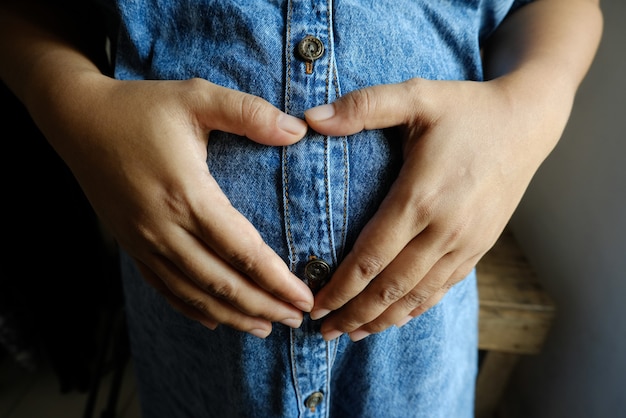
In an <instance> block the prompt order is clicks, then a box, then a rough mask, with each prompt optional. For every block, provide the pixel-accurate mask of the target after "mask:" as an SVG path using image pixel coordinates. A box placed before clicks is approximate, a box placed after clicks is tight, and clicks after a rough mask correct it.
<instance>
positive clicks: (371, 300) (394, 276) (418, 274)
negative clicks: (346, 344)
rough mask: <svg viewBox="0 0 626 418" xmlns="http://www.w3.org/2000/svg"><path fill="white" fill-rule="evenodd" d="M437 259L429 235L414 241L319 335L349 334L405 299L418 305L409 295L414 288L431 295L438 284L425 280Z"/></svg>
mask: <svg viewBox="0 0 626 418" xmlns="http://www.w3.org/2000/svg"><path fill="white" fill-rule="evenodd" d="M439 259H440V256H439V255H438V252H435V251H433V239H432V238H431V237H430V234H424V235H422V236H419V237H417V238H415V239H414V240H413V241H412V242H411V243H410V244H409V245H407V246H406V248H405V249H404V250H403V251H402V252H401V253H400V254H398V256H397V257H395V259H394V260H393V263H391V264H390V265H389V266H388V267H387V268H386V269H385V270H384V271H383V272H382V273H381V274H379V275H378V277H376V278H375V279H374V280H372V281H371V283H370V284H369V286H368V287H367V288H365V289H364V290H363V291H362V292H360V293H359V294H358V295H357V296H355V297H354V298H352V299H351V300H350V301H349V302H348V303H346V304H345V305H344V306H343V307H342V308H341V309H339V310H337V311H336V312H334V313H333V314H332V315H329V317H328V318H326V319H325V320H324V323H323V324H322V328H321V332H322V334H323V335H324V336H326V335H330V336H333V335H335V334H336V333H337V331H339V332H341V333H346V332H347V333H350V332H353V331H355V330H356V329H359V328H361V327H362V326H363V325H365V324H369V323H370V322H372V321H374V320H375V319H376V318H378V317H379V316H380V315H381V314H383V312H385V311H386V310H387V309H388V308H389V307H390V306H392V305H393V304H395V303H398V302H399V301H401V300H403V298H405V297H408V298H409V299H410V300H411V303H413V304H417V303H419V302H420V300H417V299H413V298H412V296H415V297H416V298H417V296H418V295H417V294H411V292H412V291H413V290H414V289H415V288H416V286H418V284H420V285H421V287H422V292H424V293H426V292H430V293H432V292H434V291H436V290H437V289H438V288H439V287H440V284H437V283H433V282H430V281H428V280H426V279H427V274H428V273H429V272H430V271H431V270H432V268H433V265H435V264H436V263H437V262H438V260H439ZM446 278H447V277H446ZM424 280H426V281H425V282H424ZM444 281H445V279H444ZM421 301H423V299H422V300H421ZM408 312H410V309H407V310H406V311H405V315H406V314H408ZM376 331H378V330H376Z"/></svg>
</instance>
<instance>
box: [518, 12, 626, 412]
mask: <svg viewBox="0 0 626 418" xmlns="http://www.w3.org/2000/svg"><path fill="white" fill-rule="evenodd" d="M601 7H602V9H603V12H604V19H605V27H604V36H603V40H602V43H601V46H600V50H599V52H598V55H597V57H596V61H595V63H594V65H593V66H592V68H591V71H590V73H589V74H588V76H587V78H586V79H585V81H584V82H583V85H582V86H581V89H580V91H579V94H578V96H577V99H576V102H575V106H574V110H573V114H572V117H571V119H570V122H569V124H568V127H567V128H566V131H565V134H564V136H563V138H562V140H561V142H560V143H559V145H558V146H557V148H556V149H555V151H554V152H553V153H552V154H551V156H550V157H549V158H548V159H547V160H546V162H545V163H544V164H543V165H542V167H541V169H540V170H539V172H538V173H537V175H536V176H535V178H534V179H533V182H532V183H531V185H530V187H529V189H528V191H527V194H526V195H525V197H524V199H523V200H522V202H521V204H520V206H519V207H518V210H517V212H516V213H515V215H514V217H513V219H512V221H511V225H512V229H513V232H514V233H515V235H516V236H517V238H518V240H519V241H520V243H521V245H522V247H523V248H524V251H525V253H526V255H527V256H528V258H529V259H530V261H531V263H532V264H533V265H534V266H535V268H536V269H537V272H538V274H539V277H540V280H541V281H542V282H543V284H544V285H545V287H546V288H547V290H548V291H549V292H550V293H551V294H552V296H553V297H554V299H555V300H556V303H557V310H558V314H557V318H556V321H555V323H554V326H553V329H552V331H551V333H550V335H549V337H548V341H547V343H546V346H545V348H544V351H543V352H542V353H541V354H539V355H538V356H533V357H530V358H526V359H524V360H523V361H522V363H521V364H520V366H519V367H518V369H517V370H516V373H515V375H514V378H513V382H512V385H511V387H510V389H511V390H509V397H510V399H511V400H512V401H514V403H516V404H517V407H518V409H519V410H520V411H521V415H520V416H522V417H529V418H578V417H580V418H613V417H620V418H623V417H626V1H625V0H602V4H601Z"/></svg>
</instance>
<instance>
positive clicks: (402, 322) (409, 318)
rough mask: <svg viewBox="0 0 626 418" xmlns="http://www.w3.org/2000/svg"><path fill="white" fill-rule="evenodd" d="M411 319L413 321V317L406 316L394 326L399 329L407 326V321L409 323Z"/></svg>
mask: <svg viewBox="0 0 626 418" xmlns="http://www.w3.org/2000/svg"><path fill="white" fill-rule="evenodd" d="M411 319H413V317H412V316H411V315H409V316H407V317H406V318H404V319H403V320H402V321H400V322H398V323H397V324H396V326H397V327H398V328H400V327H402V326H404V325H406V324H408V323H409V321H410V320H411Z"/></svg>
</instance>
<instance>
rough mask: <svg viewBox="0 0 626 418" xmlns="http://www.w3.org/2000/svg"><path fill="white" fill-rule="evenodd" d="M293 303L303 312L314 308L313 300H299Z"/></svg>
mask: <svg viewBox="0 0 626 418" xmlns="http://www.w3.org/2000/svg"><path fill="white" fill-rule="evenodd" d="M293 305H294V306H295V307H296V308H298V309H300V310H301V311H302V312H311V309H313V304H312V303H311V302H304V301H297V302H294V303H293Z"/></svg>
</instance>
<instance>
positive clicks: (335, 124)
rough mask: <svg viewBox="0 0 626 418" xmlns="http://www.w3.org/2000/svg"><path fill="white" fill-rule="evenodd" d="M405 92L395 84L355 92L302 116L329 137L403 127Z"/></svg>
mask: <svg viewBox="0 0 626 418" xmlns="http://www.w3.org/2000/svg"><path fill="white" fill-rule="evenodd" d="M407 89H408V87H407V83H398V84H381V85H377V86H373V87H367V88H364V89H360V90H355V91H352V92H350V93H348V94H346V95H344V96H342V97H340V98H339V99H337V100H336V101H335V102H334V103H331V104H327V105H322V106H317V107H314V108H311V109H309V110H307V111H305V112H304V117H305V119H306V121H307V123H308V124H309V126H310V127H311V128H312V129H314V130H315V131H317V132H319V133H321V134H323V135H333V136H342V135H352V134H355V133H357V132H360V131H362V130H364V129H382V128H389V127H392V126H398V125H403V124H406V123H407V122H408V120H409V116H408V115H409V111H408V110H409V109H410V107H409V104H410V103H409V101H410V99H409V97H410V95H409V93H408V91H407Z"/></svg>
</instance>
